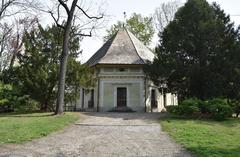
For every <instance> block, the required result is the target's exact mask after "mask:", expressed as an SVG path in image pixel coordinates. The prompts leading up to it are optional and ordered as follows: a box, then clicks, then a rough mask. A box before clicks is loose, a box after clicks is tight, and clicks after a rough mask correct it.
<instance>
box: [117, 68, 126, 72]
mask: <svg viewBox="0 0 240 157" xmlns="http://www.w3.org/2000/svg"><path fill="white" fill-rule="evenodd" d="M118 70H119V71H120V72H124V71H126V69H124V68H119V69H118Z"/></svg>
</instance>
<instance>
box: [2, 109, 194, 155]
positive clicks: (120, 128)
mask: <svg viewBox="0 0 240 157" xmlns="http://www.w3.org/2000/svg"><path fill="white" fill-rule="evenodd" d="M80 116H81V120H80V121H78V122H77V123H76V124H74V125H72V126H70V127H68V128H66V129H65V130H63V131H61V132H58V133H54V134H51V135H49V136H47V137H44V138H41V139H37V140H33V141H30V142H27V143H24V144H19V145H0V157H45V156H46V157H78V156H81V157H115V156H116V157H122V156H124V157H125V156H126V157H162V156H164V157H188V156H191V154H190V153H189V152H187V151H186V150H185V149H183V148H182V147H181V146H179V145H178V144H176V143H175V142H174V141H173V140H171V139H170V138H169V137H168V135H166V133H164V132H162V131H161V126H160V125H159V124H158V123H156V120H157V119H159V118H160V117H161V115H160V114H147V113H81V114H80Z"/></svg>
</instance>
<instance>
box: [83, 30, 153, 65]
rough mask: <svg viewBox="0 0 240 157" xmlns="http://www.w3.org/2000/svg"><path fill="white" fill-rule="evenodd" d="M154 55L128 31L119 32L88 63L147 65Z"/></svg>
mask: <svg viewBox="0 0 240 157" xmlns="http://www.w3.org/2000/svg"><path fill="white" fill-rule="evenodd" d="M153 59H154V54H153V52H152V51H150V50H149V49H148V48H147V47H146V46H145V45H144V44H143V43H142V42H141V41H139V40H138V39H137V38H136V37H135V36H134V35H133V34H132V33H131V32H130V31H128V30H127V29H125V28H124V29H121V30H119V31H118V32H117V33H116V34H115V35H114V36H113V37H112V38H111V39H109V40H108V41H107V42H106V43H105V44H104V45H103V46H102V47H101V48H100V49H99V50H98V51H97V52H96V53H95V54H94V55H93V56H92V57H91V58H90V59H89V60H88V61H87V62H86V64H88V65H89V66H95V65H97V64H139V65H141V64H146V63H147V62H149V61H150V62H152V61H153Z"/></svg>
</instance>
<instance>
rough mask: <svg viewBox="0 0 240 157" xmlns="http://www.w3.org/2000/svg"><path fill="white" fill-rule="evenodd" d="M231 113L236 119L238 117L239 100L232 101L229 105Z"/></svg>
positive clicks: (239, 111) (239, 109) (239, 113)
mask: <svg viewBox="0 0 240 157" xmlns="http://www.w3.org/2000/svg"><path fill="white" fill-rule="evenodd" d="M230 105H231V107H232V110H233V112H234V113H235V114H236V117H238V116H239V115H240V101H239V100H232V101H231V103H230Z"/></svg>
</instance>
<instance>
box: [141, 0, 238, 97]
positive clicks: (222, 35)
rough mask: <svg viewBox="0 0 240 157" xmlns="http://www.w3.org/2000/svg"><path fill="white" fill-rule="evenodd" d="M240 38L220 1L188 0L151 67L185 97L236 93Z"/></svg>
mask: <svg viewBox="0 0 240 157" xmlns="http://www.w3.org/2000/svg"><path fill="white" fill-rule="evenodd" d="M239 39H240V31H239V29H235V27H234V24H233V23H232V22H231V20H230V16H229V15H226V14H225V13H224V11H223V10H221V9H220V7H219V6H218V5H217V4H213V5H210V4H209V3H208V2H207V1H206V0H188V1H187V2H186V4H185V5H184V6H183V7H181V8H180V9H179V10H178V11H177V12H176V14H175V17H174V19H173V21H171V22H170V23H169V25H168V26H167V27H166V28H165V29H164V31H163V33H162V34H161V36H160V43H159V45H158V47H157V48H156V54H157V57H156V59H155V60H154V63H153V64H149V65H147V66H146V67H145V71H146V73H147V74H149V75H150V77H151V79H152V80H153V81H154V82H155V83H156V84H159V83H167V85H168V88H169V90H170V91H176V92H177V93H178V96H179V99H180V100H184V99H185V98H188V97H197V98H199V99H202V100H206V99H211V98H214V97H222V96H223V97H229V98H234V97H236V95H239V93H240V92H239V91H240V88H239V87H240V82H239V76H240V70H239V69H240V64H239V59H240V55H239V51H240V46H239V45H240V43H239ZM230 69H231V70H230ZM237 78H238V79H237Z"/></svg>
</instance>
